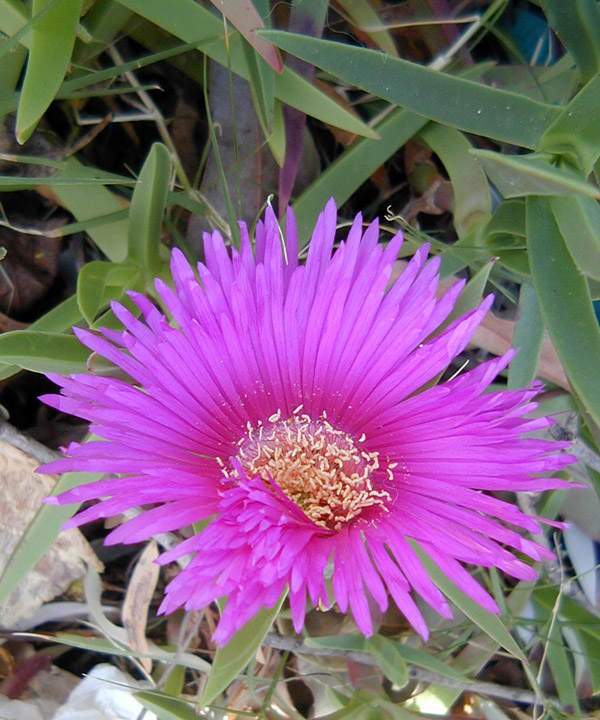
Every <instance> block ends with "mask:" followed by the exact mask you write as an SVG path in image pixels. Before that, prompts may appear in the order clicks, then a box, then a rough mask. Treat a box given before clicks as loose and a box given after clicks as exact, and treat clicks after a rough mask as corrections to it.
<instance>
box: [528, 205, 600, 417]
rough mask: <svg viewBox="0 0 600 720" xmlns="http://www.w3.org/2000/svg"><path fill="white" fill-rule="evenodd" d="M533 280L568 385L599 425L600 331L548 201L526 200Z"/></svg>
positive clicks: (584, 286) (582, 283)
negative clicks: (599, 367) (599, 365)
mask: <svg viewBox="0 0 600 720" xmlns="http://www.w3.org/2000/svg"><path fill="white" fill-rule="evenodd" d="M527 244H528V248H529V261H530V264H531V277H532V279H533V284H534V286H535V289H536V293H537V297H538V301H539V304H540V310H541V313H542V317H543V318H544V322H545V324H546V327H547V328H548V331H549V333H550V337H551V338H552V342H553V343H554V347H555V348H556V351H557V352H558V356H559V358H560V360H561V362H562V364H563V367H564V369H565V372H566V373H567V377H568V378H569V383H570V384H571V385H572V387H573V389H574V390H575V392H576V394H577V395H578V397H579V399H580V400H581V402H582V403H583V404H584V405H585V407H586V409H587V411H588V412H589V413H590V415H591V416H592V418H593V420H594V421H595V422H596V424H600V384H599V383H598V373H597V366H596V361H597V359H598V358H599V357H600V328H599V327H598V322H597V320H596V316H595V315H594V309H593V307H592V302H591V299H590V295H589V291H588V287H587V283H586V281H585V278H584V277H582V275H581V274H580V273H579V271H578V270H577V267H576V265H575V263H574V262H573V259H572V258H571V255H570V254H569V251H568V250H567V246H566V244H565V241H564V239H563V237H562V234H561V232H560V230H559V228H558V225H557V224H556V220H555V218H554V215H553V214H552V209H551V205H550V201H549V200H547V199H545V198H536V197H531V198H527Z"/></svg>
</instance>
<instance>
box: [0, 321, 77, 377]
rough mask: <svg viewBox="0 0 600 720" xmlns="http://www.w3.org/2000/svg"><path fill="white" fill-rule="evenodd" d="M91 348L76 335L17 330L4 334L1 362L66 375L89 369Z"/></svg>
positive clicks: (26, 368) (34, 370)
mask: <svg viewBox="0 0 600 720" xmlns="http://www.w3.org/2000/svg"><path fill="white" fill-rule="evenodd" d="M89 355H90V351H89V350H88V349H87V348H85V347H84V346H83V345H82V344H81V343H80V342H79V340H78V339H77V338H76V337H74V336H73V335H61V334H58V333H52V332H42V331H40V330H15V331H14V332H10V333H5V334H4V335H0V362H3V363H5V364H7V365H18V366H19V367H20V368H23V369H24V370H32V371H33V372H39V373H46V372H57V373H62V374H64V375H68V374H69V373H74V372H85V370H86V367H87V359H88V357H89Z"/></svg>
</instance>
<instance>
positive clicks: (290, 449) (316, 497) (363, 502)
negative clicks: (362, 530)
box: [224, 407, 393, 531]
mask: <svg viewBox="0 0 600 720" xmlns="http://www.w3.org/2000/svg"><path fill="white" fill-rule="evenodd" d="M300 410H301V407H300V408H297V410H296V412H295V413H294V414H292V416H291V417H289V418H287V419H286V420H282V419H281V411H280V410H279V411H277V413H275V414H273V415H271V416H270V417H269V419H268V422H267V424H263V423H262V422H260V421H259V423H258V424H257V427H256V428H254V427H253V426H252V425H251V424H250V423H248V432H247V434H246V435H245V437H243V438H242V439H241V440H240V441H239V443H238V446H239V452H238V458H237V459H238V461H239V463H240V465H241V466H242V468H243V470H244V472H245V474H246V475H247V476H248V477H254V476H256V475H260V476H261V477H262V479H263V481H264V482H265V485H267V487H272V483H275V484H276V485H277V487H279V489H280V490H281V491H282V492H283V493H284V494H285V495H286V496H287V497H288V498H289V499H290V500H291V501H292V502H294V503H295V504H296V505H297V506H298V507H299V508H300V509H301V510H302V511H303V512H304V514H305V515H306V516H307V517H308V518H310V519H311V520H312V521H313V522H314V523H315V525H318V526H320V527H323V528H326V529H328V530H335V531H337V530H340V529H341V527H342V526H343V525H344V524H345V523H347V522H349V521H350V520H352V519H353V518H356V517H358V516H359V515H360V514H361V513H362V511H363V510H364V509H365V508H367V507H372V506H374V505H378V506H380V507H381V508H382V509H383V510H384V511H385V510H387V508H386V501H389V500H390V496H389V493H387V492H386V491H385V490H382V489H376V487H374V480H375V481H376V473H377V471H378V470H379V469H380V463H379V453H378V452H367V451H366V450H363V449H362V448H361V447H360V446H359V444H358V443H359V442H361V441H362V442H364V440H365V439H366V438H365V437H364V435H363V436H361V438H359V440H358V442H355V441H354V439H353V438H352V437H351V436H350V435H348V434H347V433H345V432H344V431H343V430H339V429H336V428H335V427H333V425H331V423H329V422H328V420H327V417H326V414H323V415H322V416H321V417H320V418H319V419H318V420H313V419H312V418H311V417H310V416H309V415H305V414H304V415H300V414H299V413H300ZM392 464H393V463H392ZM224 473H225V475H226V476H227V477H231V476H232V475H235V471H233V472H232V471H228V470H226V469H224ZM387 474H388V476H389V477H391V478H393V473H392V471H391V469H390V468H389V467H388V473H387ZM376 484H377V483H376Z"/></svg>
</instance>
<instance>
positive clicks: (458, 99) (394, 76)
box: [260, 30, 560, 150]
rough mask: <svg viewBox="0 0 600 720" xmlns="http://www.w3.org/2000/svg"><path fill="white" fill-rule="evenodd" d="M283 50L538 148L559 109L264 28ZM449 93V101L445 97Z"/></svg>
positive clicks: (412, 106)
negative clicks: (442, 100) (441, 99)
mask: <svg viewBox="0 0 600 720" xmlns="http://www.w3.org/2000/svg"><path fill="white" fill-rule="evenodd" d="M260 34H261V35H262V36H263V37H265V38H267V39H268V40H270V41H271V42H273V44H274V45H277V46H278V47H280V48H281V49H282V50H286V51H288V52H291V53H292V54H293V55H296V56H297V57H299V58H300V59H302V60H305V61H306V62H310V63H312V64H314V65H316V66H317V67H319V68H321V69H322V70H325V71H326V72H328V73H331V74H332V75H333V76H334V77H337V78H340V79H341V80H343V81H345V82H347V83H350V84H352V85H355V86H357V87H359V88H361V89H363V90H366V91H367V92H371V93H373V94H374V95H377V97H380V98H383V99H384V100H388V101H389V102H391V103H394V104H396V105H400V106H401V107H404V108H406V109H407V110H411V111H412V112H414V113H417V114H419V115H422V116H423V117H426V118H429V119H430V120H436V121H437V122H439V123H441V124H443V125H450V126H451V127H455V128H457V129H459V130H463V131H465V132H470V133H474V134H476V135H483V136H484V137H489V138H493V139H495V140H501V141H503V142H509V143H511V144H514V145H519V146H521V147H526V148H531V149H532V150H533V149H534V148H535V147H537V145H538V143H539V140H540V138H541V136H542V134H543V132H544V130H545V129H546V128H547V127H548V125H549V124H550V123H551V122H553V121H554V120H555V119H556V118H557V117H558V115H559V113H560V109H559V108H556V107H554V106H552V105H546V104H544V103H540V102H537V101H535V100H530V99H529V98H526V97H524V96H523V95H516V94H515V93H511V92H508V91H506V90H499V89H496V88H491V87H488V86H486V85H480V84H479V83H476V82H473V81H472V80H466V79H464V78H460V77H455V76H453V75H448V74H445V73H441V72H438V71H436V70H430V69H429V68H426V67H423V66H422V65H417V64H416V63H412V62H408V61H407V60H401V59H399V58H393V57H389V56H388V55H386V54H384V53H381V52H378V51H376V50H367V49H365V48H358V47H352V46H350V45H345V44H342V43H337V42H331V41H329V40H317V39H315V38H309V37H304V36H303V35H295V34H292V33H287V32H282V31H279V30H262V31H261V33H260ZM440 98H444V102H440Z"/></svg>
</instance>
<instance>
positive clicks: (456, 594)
mask: <svg viewBox="0 0 600 720" xmlns="http://www.w3.org/2000/svg"><path fill="white" fill-rule="evenodd" d="M411 545H412V546H413V548H414V550H415V552H416V553H417V555H418V556H419V558H420V560H421V562H422V563H423V565H424V566H425V569H426V570H427V574H428V575H429V577H430V578H431V579H432V580H433V582H434V583H435V584H436V585H437V586H438V588H439V589H440V590H441V591H442V592H443V593H444V595H445V596H446V597H448V598H449V599H450V600H451V601H452V602H453V603H454V604H455V605H456V607H457V608H458V609H459V610H460V611H461V612H463V613H464V614H465V615H466V616H467V617H468V618H470V619H471V620H472V621H473V622H474V623H475V625H477V626H478V627H479V628H481V629H482V630H483V632H484V633H485V634H486V635H489V637H491V638H492V639H494V640H495V641H496V642H497V643H498V644H499V645H501V646H502V647H503V648H504V649H505V650H507V651H508V652H509V653H510V654H511V655H513V656H514V657H516V658H518V659H519V660H521V662H523V663H525V664H527V659H526V658H525V655H524V654H523V651H522V650H521V648H520V647H519V646H518V645H517V643H516V642H515V640H514V638H513V637H512V635H511V634H510V632H509V631H508V629H507V628H506V625H505V624H504V623H503V622H502V620H501V619H500V618H499V617H498V616H497V615H493V614H492V613H491V612H488V611H487V610H485V609H484V608H482V607H481V605H479V604H478V603H476V602H475V600H472V599H471V598H470V597H468V596H467V595H465V593H464V592H463V591H462V590H460V589H459V588H458V587H457V586H456V585H455V584H454V583H453V582H452V581H451V580H450V579H449V578H448V577H447V576H446V575H445V574H444V573H443V572H442V571H441V570H440V569H439V568H438V566H437V565H436V564H435V563H434V562H433V560H432V559H431V558H430V557H429V556H428V555H427V554H426V553H425V552H424V551H423V550H422V549H421V548H420V547H419V546H418V545H417V544H416V543H411Z"/></svg>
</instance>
